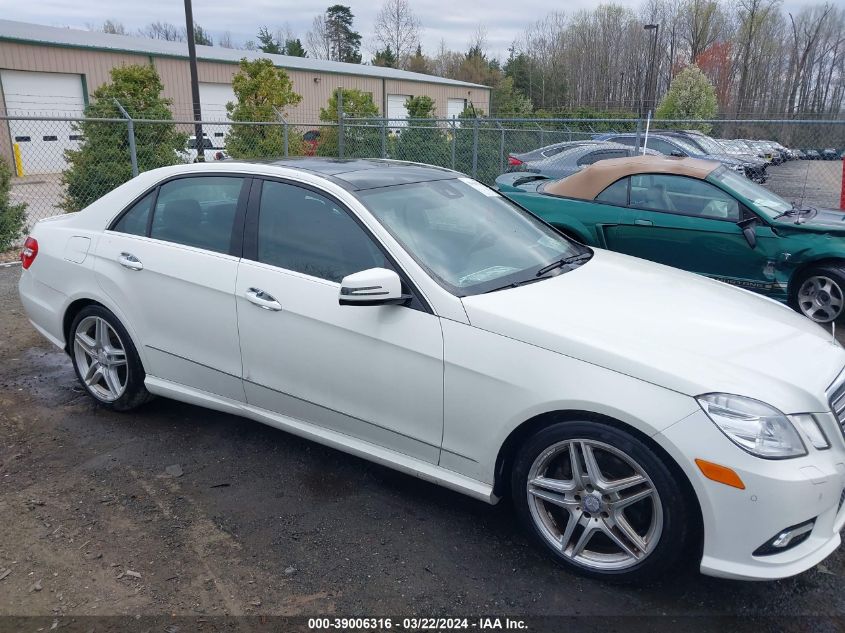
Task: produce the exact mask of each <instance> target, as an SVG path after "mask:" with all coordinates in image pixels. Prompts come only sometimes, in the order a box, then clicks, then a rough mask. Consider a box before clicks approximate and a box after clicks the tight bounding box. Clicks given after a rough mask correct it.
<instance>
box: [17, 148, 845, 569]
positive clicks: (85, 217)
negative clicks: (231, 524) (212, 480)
mask: <svg viewBox="0 0 845 633" xmlns="http://www.w3.org/2000/svg"><path fill="white" fill-rule="evenodd" d="M737 230H739V229H737ZM713 256H714V257H718V256H719V255H718V253H714V255H713ZM21 259H22V262H23V273H22V275H21V280H20V294H21V300H22V301H23V305H24V307H25V309H26V312H27V314H28V315H29V318H30V320H31V321H32V324H33V325H34V326H35V328H36V329H37V330H38V331H39V332H41V333H42V334H43V335H44V336H46V337H47V338H48V339H49V340H50V341H52V342H53V343H55V344H56V345H57V346H59V347H60V348H62V349H64V350H66V351H67V353H68V355H69V356H70V359H71V362H72V363H73V367H74V370H75V371H76V374H77V376H78V377H79V380H80V382H81V383H82V384H83V385H84V387H85V389H86V390H87V391H88V393H89V394H90V395H91V397H93V398H94V399H96V400H97V401H98V402H99V403H101V404H102V405H103V406H104V407H108V408H111V409H115V410H118V411H123V410H127V409H131V408H133V407H137V406H139V405H142V404H143V403H145V402H146V401H147V400H149V399H150V397H152V396H154V395H157V396H164V397H167V398H173V399H176V400H182V401H184V402H189V403H193V404H196V405H199V406H203V407H209V408H212V409H216V410H219V411H225V412H228V413H232V414H234V415H239V416H246V417H249V418H252V419H254V420H256V421H259V422H263V423H265V424H269V425H271V426H274V427H277V428H279V429H283V430H285V431H288V432H291V433H295V434H297V435H301V436H303V437H307V438H310V439H313V440H314V441H317V442H321V443H323V444H327V445H329V446H332V447H335V448H337V449H340V450H343V451H347V452H349V453H352V454H355V455H358V456H361V457H364V458H367V459H370V460H373V461H376V462H378V463H381V464H385V465H387V466H391V467H393V468H396V469H399V470H401V471H403V472H406V473H409V474H411V475H414V476H417V477H420V478H423V479H425V480H428V481H431V482H435V483H437V484H440V485H443V486H446V487H448V488H451V489H453V490H457V491H459V492H462V493H465V494H467V495H470V496H472V497H475V498H477V499H481V500H483V501H486V502H488V503H496V502H497V501H498V500H499V499H500V498H502V497H505V496H510V497H511V498H512V503H513V508H514V509H515V511H516V512H517V513H518V514H519V517H520V519H521V520H522V522H523V523H524V525H525V527H526V529H527V532H528V533H529V534H530V535H531V536H532V537H533V538H534V539H535V540H536V542H537V543H538V544H539V546H540V547H541V548H544V549H545V550H546V551H547V552H548V553H549V554H550V555H551V557H552V558H554V559H555V560H557V561H559V562H560V563H562V564H563V565H564V566H565V567H567V568H569V569H570V570H573V571H576V572H579V573H582V574H586V575H588V576H592V577H598V578H603V579H611V580H612V579H617V580H647V579H652V578H656V577H660V576H661V575H666V574H671V573H674V570H675V569H676V566H677V565H680V564H682V563H695V564H697V565H698V566H699V567H700V570H701V571H702V572H703V573H705V574H710V575H715V576H722V577H728V578H738V579H774V578H782V577H785V576H790V575H794V574H798V573H800V572H802V571H805V570H807V569H809V568H811V567H813V566H814V565H816V564H817V563H819V562H820V561H821V560H823V559H824V558H825V557H826V556H828V555H829V554H830V553H831V552H833V551H834V550H835V549H836V548H837V547H838V545H839V543H840V535H839V532H840V529H841V528H842V527H843V522H845V512H843V507H842V506H843V498H845V497H844V496H843V490H845V439H843V428H842V424H843V422H845V373H843V367H845V350H843V349H842V347H840V346H839V345H838V344H837V343H835V342H834V341H833V340H832V337H831V336H830V335H829V334H828V333H826V332H825V331H824V330H823V329H822V328H821V327H819V326H817V325H815V324H813V323H812V322H811V321H810V320H808V319H805V318H804V317H801V316H799V315H798V314H796V313H794V312H793V311H792V310H790V309H789V308H786V307H783V306H781V305H779V304H777V303H775V302H773V301H770V300H768V299H764V298H761V297H759V296H757V295H754V294H751V293H749V292H747V291H745V290H741V289H738V288H734V287H730V286H727V285H723V284H721V283H719V282H715V281H711V280H708V279H705V278H703V277H700V276H697V275H692V274H688V273H685V272H681V271H678V270H674V269H671V268H667V267H664V266H660V265H657V264H652V263H649V262H646V261H642V260H639V259H634V258H631V257H626V256H623V255H618V254H615V253H611V252H607V251H604V250H597V249H590V248H587V247H585V246H583V245H580V244H577V243H575V242H572V241H571V240H569V239H568V238H566V237H564V236H563V235H561V234H560V233H558V232H557V231H556V230H555V229H554V228H553V227H551V226H549V225H547V224H544V223H543V222H542V221H540V220H539V219H537V218H536V217H534V216H533V215H531V214H530V213H528V212H526V211H524V210H523V209H521V208H519V207H518V206H516V205H515V204H513V203H512V202H510V201H508V200H507V199H506V198H504V197H502V196H500V195H499V194H498V193H497V192H495V191H493V190H491V189H489V188H487V187H485V186H483V185H481V184H479V183H477V182H476V181H474V180H471V179H469V178H466V177H464V176H463V175H461V174H459V173H456V172H453V171H449V170H445V169H440V168H435V167H428V166H424V165H416V164H409V163H397V162H391V161H382V160H350V161H338V160H321V159H304V160H289V161H281V162H276V163H265V164H250V163H239V162H220V163H214V164H198V165H182V166H177V167H168V168H164V169H158V170H154V171H149V172H146V173H143V174H141V175H140V176H138V177H137V178H134V179H133V180H131V181H130V182H128V183H126V184H124V185H122V186H120V187H118V188H117V189H116V190H114V191H113V192H111V193H109V194H108V195H106V196H104V197H103V198H102V199H100V200H98V201H97V202H95V203H94V204H92V205H91V206H89V207H88V208H86V209H84V210H83V211H81V212H79V213H73V214H68V215H63V216H58V217H54V218H50V219H47V220H43V221H41V222H39V223H38V224H37V225H36V226H35V227H34V229H33V231H32V234H31V235H30V237H29V238H28V239H27V241H26V245H25V248H24V251H23V253H22V254H21Z"/></svg>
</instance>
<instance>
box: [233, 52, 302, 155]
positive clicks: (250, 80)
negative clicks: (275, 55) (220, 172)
mask: <svg viewBox="0 0 845 633" xmlns="http://www.w3.org/2000/svg"><path fill="white" fill-rule="evenodd" d="M232 90H233V91H234V93H235V96H236V97H237V98H238V100H237V102H229V103H227V104H226V111H227V112H228V113H229V118H230V119H231V120H232V121H267V122H278V121H279V117H278V113H279V112H283V111H284V109H285V108H286V107H287V106H290V105H296V104H298V103H299V102H300V101H302V96H301V95H299V94H297V93H296V92H294V91H293V84H292V83H291V80H290V77H289V76H288V74H287V73H286V72H285V71H284V70H282V69H281V68H276V67H275V66H274V65H273V62H272V61H270V60H269V59H264V58H262V59H256V60H254V61H248V60H246V59H242V60H241V63H240V70H239V71H238V73H237V74H236V75H235V76H234V78H233V79H232ZM226 151H228V152H229V154H230V155H231V156H232V157H234V158H277V157H280V156H283V155H284V151H285V143H284V129H283V127H282V125H232V126H231V127H230V128H229V132H228V133H227V134H226ZM288 153H289V154H292V155H297V154H301V153H302V136H301V135H299V134H293V133H290V134H289V136H288Z"/></svg>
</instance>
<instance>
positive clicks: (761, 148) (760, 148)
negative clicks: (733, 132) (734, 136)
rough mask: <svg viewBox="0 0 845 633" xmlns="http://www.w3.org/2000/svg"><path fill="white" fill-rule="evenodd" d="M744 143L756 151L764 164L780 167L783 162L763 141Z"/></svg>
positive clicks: (747, 141) (748, 140)
mask: <svg viewBox="0 0 845 633" xmlns="http://www.w3.org/2000/svg"><path fill="white" fill-rule="evenodd" d="M745 142H746V143H748V144H749V145H750V146H751V147H753V148H754V149H756V150H757V152H758V153H759V155H760V157H761V158H763V159H764V160H765V161H766V162H768V163H770V164H772V165H780V164H781V162H783V161H782V160H781V158H780V154H778V153H777V152H776V151H775V150H774V148H773V147H770V146H769V145H767V144H766V143H764V142H763V141H754V140H751V139H746V140H745Z"/></svg>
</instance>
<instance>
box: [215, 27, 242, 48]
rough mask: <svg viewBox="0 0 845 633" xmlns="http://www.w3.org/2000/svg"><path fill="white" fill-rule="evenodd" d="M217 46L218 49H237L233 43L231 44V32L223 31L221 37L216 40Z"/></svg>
mask: <svg viewBox="0 0 845 633" xmlns="http://www.w3.org/2000/svg"><path fill="white" fill-rule="evenodd" d="M217 45H218V46H219V47H220V48H237V47H236V46H235V45H234V43H233V42H232V33H231V31H223V35H221V36H220V39H219V40H217Z"/></svg>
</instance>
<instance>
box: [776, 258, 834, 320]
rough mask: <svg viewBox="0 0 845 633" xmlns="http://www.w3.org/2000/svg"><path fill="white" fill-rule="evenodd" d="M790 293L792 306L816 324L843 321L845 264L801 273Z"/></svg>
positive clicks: (814, 267)
mask: <svg viewBox="0 0 845 633" xmlns="http://www.w3.org/2000/svg"><path fill="white" fill-rule="evenodd" d="M789 294H790V296H789V305H790V306H791V307H792V308H793V309H794V310H796V311H798V312H800V313H801V314H803V315H804V316H806V317H807V318H809V319H811V320H813V321H815V322H816V323H830V322H831V321H836V320H837V319H840V318H841V317H842V315H843V312H845V262H843V265H836V264H833V265H830V264H829V265H826V266H812V267H810V268H808V269H806V270H804V271H801V272H800V273H799V274H798V275H796V277H795V278H794V279H793V281H792V283H791V284H790V293H789Z"/></svg>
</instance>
